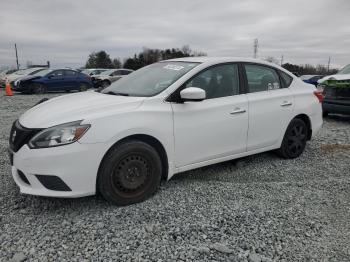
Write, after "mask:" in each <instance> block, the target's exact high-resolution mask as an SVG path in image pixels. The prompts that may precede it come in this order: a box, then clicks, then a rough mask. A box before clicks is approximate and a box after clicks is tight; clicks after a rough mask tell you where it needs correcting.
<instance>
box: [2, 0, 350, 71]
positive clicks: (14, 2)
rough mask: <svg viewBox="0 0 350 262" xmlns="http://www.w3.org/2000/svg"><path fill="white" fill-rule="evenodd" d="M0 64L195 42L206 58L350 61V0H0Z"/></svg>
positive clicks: (73, 59)
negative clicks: (255, 42)
mask: <svg viewBox="0 0 350 262" xmlns="http://www.w3.org/2000/svg"><path fill="white" fill-rule="evenodd" d="M0 7H1V8H0V67H4V66H15V51H14V44H15V43H17V47H18V55H19V63H20V64H21V67H25V66H26V64H27V61H30V62H32V63H33V64H41V63H46V61H48V60H49V61H50V62H51V65H52V66H53V67H63V66H69V67H81V66H83V65H84V64H85V62H86V60H87V58H88V55H89V54H90V53H91V52H93V51H99V50H105V51H106V52H107V53H108V54H110V56H111V58H121V59H123V58H125V57H129V56H133V54H134V53H137V52H140V51H141V50H142V47H148V48H159V49H164V48H172V47H182V46H183V45H190V47H191V49H192V50H196V51H202V52H205V53H207V55H208V56H234V57H252V56H253V42H254V39H255V38H257V39H258V41H259V47H258V57H259V58H261V59H264V58H266V57H271V56H272V57H275V58H276V59H278V60H279V61H280V60H281V56H282V55H283V62H290V63H296V64H306V63H308V64H313V65H316V64H323V65H326V64H327V63H328V58H329V57H331V67H334V68H339V67H342V66H344V65H346V64H350V16H349V14H350V0H244V1H243V0H239V1H236V0H215V1H214V0H191V1H189V0H172V1H170V0H147V1H145V0H124V1H117V0H99V1H90V0H60V1H58V0H25V1H23V0H0Z"/></svg>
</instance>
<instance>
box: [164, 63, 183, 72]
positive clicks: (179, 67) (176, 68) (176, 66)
mask: <svg viewBox="0 0 350 262" xmlns="http://www.w3.org/2000/svg"><path fill="white" fill-rule="evenodd" d="M163 68H165V69H169V70H175V71H179V70H181V69H183V68H184V67H183V66H179V65H172V64H167V65H166V66H164V67H163Z"/></svg>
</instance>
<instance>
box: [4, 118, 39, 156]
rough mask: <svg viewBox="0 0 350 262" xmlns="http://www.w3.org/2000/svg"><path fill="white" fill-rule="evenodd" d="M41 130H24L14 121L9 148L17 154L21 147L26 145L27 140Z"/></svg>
mask: <svg viewBox="0 0 350 262" xmlns="http://www.w3.org/2000/svg"><path fill="white" fill-rule="evenodd" d="M41 130H42V129H31V128H25V127H23V126H21V125H20V123H19V121H18V120H17V121H15V122H14V123H13V125H12V128H11V133H10V140H9V143H10V148H11V149H12V150H13V151H14V152H17V151H18V150H19V149H20V148H21V147H22V146H23V145H25V144H27V143H28V142H29V140H30V139H31V138H32V137H33V136H35V135H36V134H37V133H39V132H40V131H41Z"/></svg>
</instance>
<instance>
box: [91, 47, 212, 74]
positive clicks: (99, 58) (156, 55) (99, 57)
mask: <svg viewBox="0 0 350 262" xmlns="http://www.w3.org/2000/svg"><path fill="white" fill-rule="evenodd" d="M190 56H206V53H204V52H200V51H193V50H191V48H190V47H189V46H188V45H185V46H183V47H182V48H169V49H152V48H147V47H144V48H143V49H142V51H141V52H139V53H138V54H134V56H133V57H129V58H126V59H124V60H123V62H122V61H121V59H120V58H114V59H111V57H110V55H109V54H107V52H106V51H103V50H101V51H98V52H92V53H91V54H90V55H89V58H88V60H87V62H86V64H85V68H127V69H133V70H137V69H139V68H141V67H144V66H146V65H150V64H153V63H155V62H158V61H161V60H166V59H172V58H180V57H190Z"/></svg>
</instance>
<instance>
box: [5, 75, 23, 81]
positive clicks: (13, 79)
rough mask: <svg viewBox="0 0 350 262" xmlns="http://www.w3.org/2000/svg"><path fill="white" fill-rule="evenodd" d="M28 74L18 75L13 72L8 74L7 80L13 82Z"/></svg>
mask: <svg viewBox="0 0 350 262" xmlns="http://www.w3.org/2000/svg"><path fill="white" fill-rule="evenodd" d="M25 76H26V75H16V74H11V75H7V76H6V80H7V81H9V82H12V81H15V80H18V79H20V78H22V77H25Z"/></svg>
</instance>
